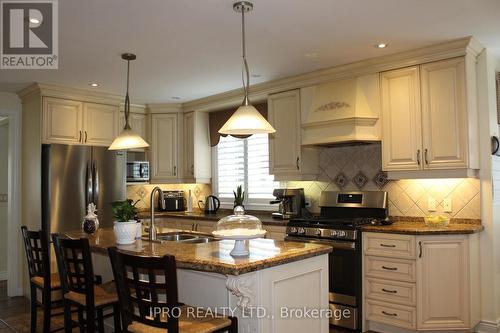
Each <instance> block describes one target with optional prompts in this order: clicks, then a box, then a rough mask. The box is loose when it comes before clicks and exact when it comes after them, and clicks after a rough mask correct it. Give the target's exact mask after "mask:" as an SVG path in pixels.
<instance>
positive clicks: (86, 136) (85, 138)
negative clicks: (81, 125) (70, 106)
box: [85, 131, 87, 143]
mask: <svg viewBox="0 0 500 333" xmlns="http://www.w3.org/2000/svg"><path fill="white" fill-rule="evenodd" d="M85 143H87V131H85Z"/></svg>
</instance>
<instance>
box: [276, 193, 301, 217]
mask: <svg viewBox="0 0 500 333" xmlns="http://www.w3.org/2000/svg"><path fill="white" fill-rule="evenodd" d="M273 195H274V196H275V197H276V199H275V200H272V201H270V203H271V204H279V206H278V207H279V208H278V211H277V212H274V213H273V214H272V216H273V218H275V219H281V220H288V219H290V218H292V217H300V216H302V208H304V207H305V197H304V189H303V188H277V189H274V191H273Z"/></svg>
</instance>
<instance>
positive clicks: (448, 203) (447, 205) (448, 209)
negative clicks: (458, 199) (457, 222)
mask: <svg viewBox="0 0 500 333" xmlns="http://www.w3.org/2000/svg"><path fill="white" fill-rule="evenodd" d="M443 211H444V212H445V213H451V212H452V209H451V198H446V199H444V200H443Z"/></svg>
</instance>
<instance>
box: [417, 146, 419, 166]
mask: <svg viewBox="0 0 500 333" xmlns="http://www.w3.org/2000/svg"><path fill="white" fill-rule="evenodd" d="M417 164H418V165H420V149H418V150H417Z"/></svg>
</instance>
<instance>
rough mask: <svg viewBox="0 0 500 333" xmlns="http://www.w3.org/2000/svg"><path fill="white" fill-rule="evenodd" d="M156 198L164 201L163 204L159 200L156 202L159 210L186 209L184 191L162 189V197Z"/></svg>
mask: <svg viewBox="0 0 500 333" xmlns="http://www.w3.org/2000/svg"><path fill="white" fill-rule="evenodd" d="M158 200H163V202H164V205H162V204H161V201H159V202H158V209H159V210H160V211H164V212H183V211H184V210H186V208H185V207H186V204H185V199H184V191H163V197H162V196H159V197H158ZM163 207H165V208H163Z"/></svg>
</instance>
